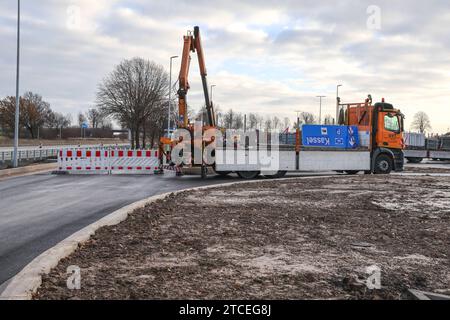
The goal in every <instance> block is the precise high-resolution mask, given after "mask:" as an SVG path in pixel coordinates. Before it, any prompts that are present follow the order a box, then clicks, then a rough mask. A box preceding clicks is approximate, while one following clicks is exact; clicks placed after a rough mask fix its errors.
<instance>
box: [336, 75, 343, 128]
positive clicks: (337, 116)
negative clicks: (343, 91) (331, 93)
mask: <svg viewBox="0 0 450 320" xmlns="http://www.w3.org/2000/svg"><path fill="white" fill-rule="evenodd" d="M339 87H342V84H338V85H337V86H336V124H339V104H340V102H341V101H340V99H339Z"/></svg>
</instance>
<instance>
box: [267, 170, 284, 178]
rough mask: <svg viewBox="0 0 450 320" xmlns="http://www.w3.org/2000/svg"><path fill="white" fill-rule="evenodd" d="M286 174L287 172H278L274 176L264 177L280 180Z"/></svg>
mask: <svg viewBox="0 0 450 320" xmlns="http://www.w3.org/2000/svg"><path fill="white" fill-rule="evenodd" d="M286 174H287V171H278V172H277V173H276V174H269V175H266V174H265V175H264V177H265V178H267V179H280V178H283V177H284V176H285V175H286Z"/></svg>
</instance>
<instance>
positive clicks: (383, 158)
mask: <svg viewBox="0 0 450 320" xmlns="http://www.w3.org/2000/svg"><path fill="white" fill-rule="evenodd" d="M340 106H341V107H342V108H341V116H340V119H339V120H340V122H341V123H342V124H346V125H353V126H358V129H359V132H360V134H361V135H366V137H367V139H366V144H367V147H368V148H369V150H370V152H371V159H372V172H373V173H384V174H386V173H390V172H391V171H397V172H399V171H403V164H404V154H403V149H404V140H403V131H404V125H403V123H404V115H403V114H402V113H401V111H400V110H398V109H395V108H394V106H393V105H392V104H390V103H386V102H385V101H384V99H383V100H382V102H379V103H375V104H374V105H372V99H371V97H370V96H369V98H368V99H367V100H366V101H365V102H364V103H350V104H340ZM362 140H364V139H362Z"/></svg>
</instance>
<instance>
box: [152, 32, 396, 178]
mask: <svg viewBox="0 0 450 320" xmlns="http://www.w3.org/2000/svg"><path fill="white" fill-rule="evenodd" d="M191 52H196V53H197V57H198V62H199V66H200V75H201V79H202V85H203V92H204V97H205V106H206V117H205V118H206V119H204V121H203V123H202V124H201V130H202V131H203V132H205V131H206V130H208V129H211V128H213V129H217V126H216V116H215V113H214V107H213V103H212V101H211V99H210V94H209V91H208V83H207V72H206V67H205V58H204V53H203V48H202V44H201V37H200V30H199V28H198V27H195V28H194V32H189V33H188V34H187V35H186V36H184V47H183V53H182V61H181V69H180V75H179V90H178V101H179V103H178V105H179V109H178V112H179V118H178V128H180V129H185V130H187V131H188V132H190V133H191V139H192V143H190V145H191V146H192V147H191V150H187V151H188V152H189V153H192V154H195V151H196V150H195V148H197V149H198V146H199V145H200V146H201V149H202V150H201V153H202V154H203V152H204V150H205V149H206V148H210V147H211V146H214V148H216V147H217V149H215V150H214V153H215V159H214V163H212V164H211V163H207V164H206V163H202V164H201V165H199V164H198V163H196V162H195V161H194V157H192V161H189V160H188V161H186V162H185V163H182V164H181V165H180V164H178V165H176V166H177V171H178V169H179V167H181V166H183V167H199V166H200V167H201V169H202V170H201V173H202V176H206V173H207V167H212V168H213V169H214V171H215V172H217V173H219V174H222V175H226V174H229V173H237V174H238V175H239V176H240V177H241V178H243V179H254V178H256V177H258V176H259V175H263V176H266V177H268V178H278V177H282V176H284V175H285V174H286V173H287V172H293V171H314V172H318V171H340V172H347V173H349V174H356V173H358V172H365V173H366V174H369V173H375V174H389V173H390V172H391V171H402V170H403V163H404V154H403V149H404V141H403V131H404V126H403V122H404V121H403V120H404V116H403V114H402V113H401V112H400V110H398V109H395V108H394V107H393V105H392V104H389V103H386V102H385V101H384V99H383V100H382V102H380V103H375V104H372V98H371V96H369V98H368V99H366V100H365V102H362V103H345V104H341V103H340V99H339V98H338V104H337V107H338V108H339V109H340V117H339V118H340V119H339V125H340V126H341V127H342V128H341V129H342V130H346V129H347V128H350V127H357V131H358V138H359V139H358V140H359V143H358V145H357V147H355V148H351V149H345V148H344V149H342V148H320V147H309V146H306V145H302V143H301V141H300V140H301V135H300V133H299V132H297V134H296V146H295V148H294V147H293V146H291V148H289V147H286V146H282V147H281V148H278V146H277V147H276V148H274V147H272V146H271V147H270V148H269V149H270V150H272V151H270V152H263V151H264V150H262V149H264V147H263V148H261V147H260V145H259V142H258V145H257V146H256V147H253V148H252V147H249V146H248V145H247V142H246V141H248V140H249V137H247V135H248V134H249V133H247V132H244V133H240V134H239V135H236V136H235V137H239V139H241V143H235V144H234V146H233V147H232V148H231V149H232V150H224V149H223V146H225V144H226V143H220V142H219V141H222V140H216V139H217V137H210V138H208V139H204V138H200V139H203V140H202V141H200V143H196V142H195V139H194V136H195V135H194V125H193V124H191V123H190V121H189V119H188V118H187V93H188V90H189V88H190V86H189V82H188V74H189V66H190V62H191V56H190V54H191ZM319 126H320V125H319ZM323 127H324V128H323V130H322V131H323V132H324V133H326V132H327V128H326V126H323ZM299 130H300V128H299ZM337 130H339V129H337ZM220 131H222V132H223V131H224V130H223V129H220ZM258 134H259V133H258ZM246 139H247V140H246ZM225 140H226V137H225ZM228 140H229V141H231V140H233V138H232V137H231V136H229V139H228ZM258 141H259V140H258ZM270 141H272V142H273V141H274V140H273V138H271V140H270ZM181 142H182V140H176V139H175V140H174V139H171V138H170V137H166V138H163V139H161V144H160V150H161V153H160V156H161V165H162V166H170V167H173V166H175V164H174V163H173V161H172V157H171V152H172V150H174V148H175V147H176V146H179V144H180V143H181ZM216 145H217V146H216ZM275 149H276V150H277V151H276V153H275V152H274V151H273V150H275ZM197 151H198V150H197ZM223 151H232V152H223ZM176 153H178V151H177V152H176ZM252 159H258V160H257V161H256V163H255V162H254V161H250V160H252ZM201 161H203V160H201ZM267 163H270V165H267ZM273 163H276V165H273Z"/></svg>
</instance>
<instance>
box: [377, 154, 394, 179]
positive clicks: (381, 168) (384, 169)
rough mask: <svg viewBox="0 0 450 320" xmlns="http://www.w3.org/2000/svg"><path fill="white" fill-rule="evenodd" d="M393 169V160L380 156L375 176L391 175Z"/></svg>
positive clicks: (386, 156)
mask: <svg viewBox="0 0 450 320" xmlns="http://www.w3.org/2000/svg"><path fill="white" fill-rule="evenodd" d="M392 169H393V164H392V159H391V157H389V156H388V155H386V154H380V155H379V156H378V157H377V159H376V160H375V174H389V173H391V171H392Z"/></svg>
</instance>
